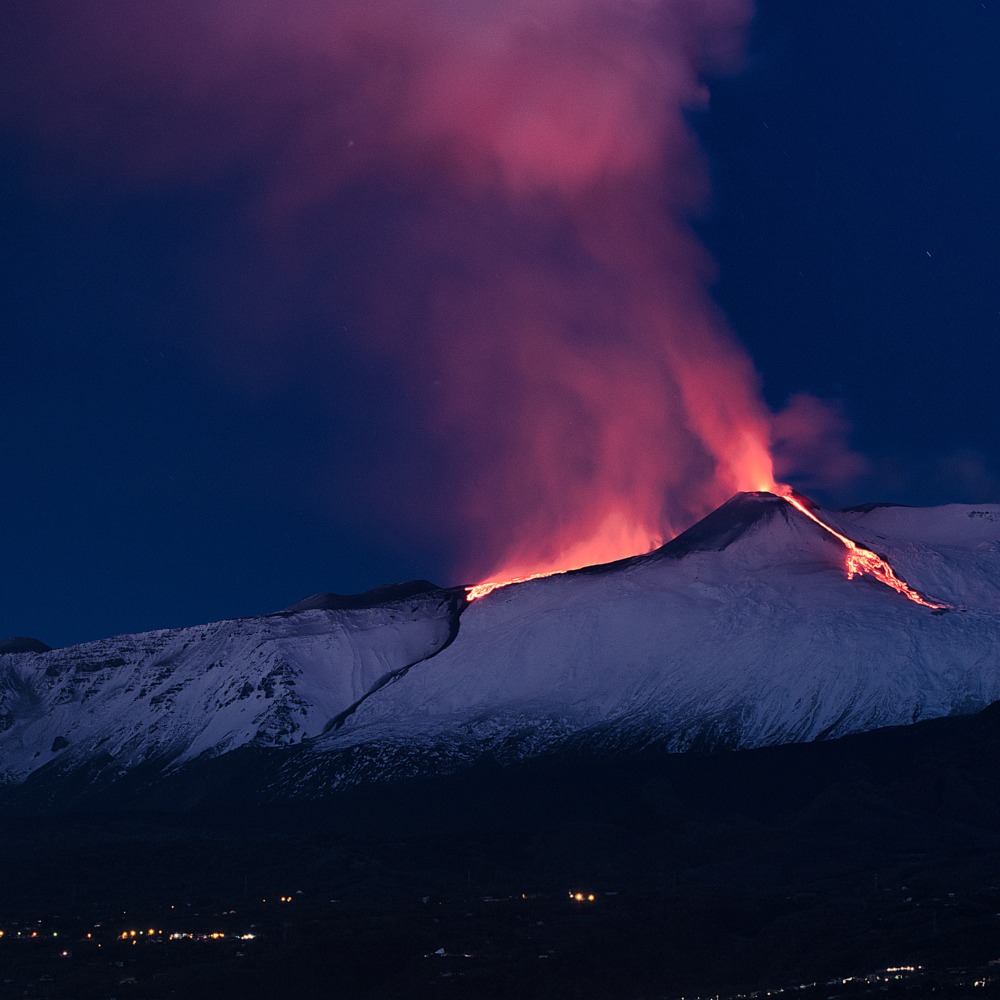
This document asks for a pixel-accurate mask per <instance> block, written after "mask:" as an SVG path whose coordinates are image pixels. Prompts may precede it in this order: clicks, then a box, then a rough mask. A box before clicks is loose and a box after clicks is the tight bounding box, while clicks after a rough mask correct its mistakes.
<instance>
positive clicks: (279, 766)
mask: <svg viewBox="0 0 1000 1000" xmlns="http://www.w3.org/2000/svg"><path fill="white" fill-rule="evenodd" d="M823 517H824V519H826V520H827V521H828V522H829V523H831V524H833V525H834V526H835V527H837V529H838V530H840V531H842V532H844V533H845V534H849V535H850V536H851V537H853V538H855V539H856V540H857V541H858V542H859V543H860V544H863V545H865V546H867V547H869V548H871V549H872V550H874V551H876V552H878V553H879V554H881V555H883V556H886V557H888V558H889V559H890V560H891V561H892V562H893V564H894V566H895V567H896V569H897V572H899V574H900V575H901V576H902V577H904V578H905V579H906V580H907V582H908V583H910V584H911V585H912V586H914V587H916V588H917V589H918V590H920V591H921V592H923V593H925V594H927V595H929V596H932V597H933V598H934V599H935V600H937V601H940V602H943V603H946V604H947V605H949V610H946V611H935V610H931V609H928V608H926V607H922V606H920V605H917V604H914V603H912V602H910V601H908V600H907V599H906V598H905V597H902V596H901V595H899V594H897V593H895V592H894V591H892V590H889V589H888V588H886V587H885V586H883V585H882V584H880V583H878V582H877V581H875V580H872V579H870V578H864V577H862V578H856V579H854V580H848V579H847V577H846V574H845V572H844V549H843V547H842V545H841V543H840V542H838V541H837V540H836V539H835V538H834V537H833V536H831V535H830V534H828V533H827V532H825V531H824V530H823V529H822V528H821V527H820V526H819V525H817V524H815V523H814V522H812V521H811V520H810V519H809V518H807V517H806V516H805V515H803V514H802V513H801V512H800V511H798V510H796V509H795V508H794V507H792V506H791V505H790V504H789V503H787V502H785V501H784V500H782V499H780V498H778V497H775V496H772V495H771V494H739V495H737V496H736V497H734V498H733V499H732V500H731V501H729V502H728V503H727V504H724V505H723V506H722V507H721V508H719V509H718V510H717V511H715V512H713V513H712V514H710V515H709V516H708V517H707V518H705V519H704V520H703V521H701V522H699V523H698V524H697V525H695V526H693V527H692V528H691V529H689V530H688V531H686V532H684V533H683V534H681V535H679V536H678V537H677V538H675V539H673V540H672V541H670V542H668V543H667V544H666V545H664V546H663V547H662V548H660V549H658V550H656V551H655V552H652V553H649V554H648V555H645V556H640V557H636V558H634V559H628V560H622V561H620V562H618V563H614V564H610V565H608V566H603V567H590V568H588V569H585V570H580V571H576V572H573V573H566V574H562V575H560V576H555V577H549V578H545V579H541V580H535V581H531V582H528V583H524V584H520V585H516V586H510V587H506V588H502V589H499V590H496V591H494V592H493V593H492V594H490V595H488V596H487V597H485V598H483V599H481V600H477V601H475V602H473V603H471V604H467V603H466V600H465V598H464V595H463V593H462V592H461V591H460V590H433V589H427V588H428V587H430V585H427V584H425V583H423V582H420V583H418V584H415V585H403V586H402V589H400V588H389V589H386V590H384V591H381V592H375V594H373V595H371V596H369V595H363V596H364V598H365V599H360V600H352V599H349V598H342V597H339V596H338V595H317V596H316V597H315V598H312V599H307V601H306V602H304V603H303V604H302V605H300V606H296V607H297V608H298V607H305V608H306V610H296V608H293V609H290V610H289V611H288V612H283V613H280V614H278V615H272V616H267V617H264V618H258V619H239V620H236V621H231V622H218V623H215V624H213V625H208V626H203V627H200V628H191V629H177V630H169V631H162V632H154V633H146V634H143V635H137V636H122V637H117V638H115V639H109V640H104V641H102V642H99V643H90V644H86V645H83V646H77V647H72V648H70V649H65V650H53V651H51V652H39V653H19V654H8V655H4V656H0V727H2V731H0V768H2V772H0V773H2V775H3V778H4V780H5V781H6V782H8V783H12V784H13V783H18V782H22V781H24V780H25V779H28V778H29V776H30V782H29V784H30V785H31V786H32V787H37V788H43V787H45V786H49V787H51V788H52V789H53V790H55V789H62V790H65V789H66V788H68V787H69V785H70V784H73V783H74V782H75V784H76V787H77V794H79V795H81V796H82V797H83V798H86V794H87V788H88V787H91V788H97V787H100V788H102V789H107V788H110V787H113V786H120V787H121V788H126V787H128V788H130V789H132V790H133V791H136V790H137V789H138V788H139V787H140V786H141V787H142V788H147V787H150V788H151V787H152V786H154V785H156V784H157V782H160V781H161V780H162V777H163V775H164V773H167V772H169V773H173V774H177V773H179V772H180V771H184V770H188V771H190V770H191V769H192V768H194V769H197V768H202V769H205V768H209V770H211V771H213V772H214V773H216V774H217V775H219V776H221V775H228V777H229V778H233V776H234V775H235V773H236V770H237V769H239V768H241V767H242V766H243V764H242V763H241V762H247V764H248V766H250V762H252V770H253V777H252V779H251V780H250V781H249V784H248V785H247V794H248V795H251V796H265V797H266V796H273V797H285V796H288V795H321V794H324V793H325V792H327V791H329V790H330V789H332V788H335V787H339V786H343V785H345V784H350V783H353V782H357V781H364V780H369V779H372V778H386V777H399V776H404V775H408V774H414V773H420V772H423V771H428V770H436V771H440V770H449V769H455V768H457V767H459V766H461V765H463V764H465V763H467V762H470V761H473V760H476V759H479V758H482V757H484V756H492V757H497V758H499V759H501V760H512V759H517V758H523V757H530V756H532V755H536V754H538V753H542V752H545V751H548V750H551V749H554V748H556V747H559V746H562V745H567V744H571V745H575V744H580V743H584V744H588V745H592V746H594V747H596V748H604V749H610V748H622V747H626V746H628V747H635V746H638V745H644V744H658V745H662V746H664V747H666V748H669V749H672V750H686V749H704V748H720V747H754V746H764V745H770V744H777V743H787V742H799V741H808V740H814V739H824V738H829V737H833V736H839V735H843V734H845V733H849V732H855V731H860V730H867V729H873V728H877V727H880V726H887V725H897V724H902V723H910V722H913V721H915V720H917V719H921V718H929V717H937V716H944V715H949V714H960V713H967V712H972V711H975V710H978V709H980V708H982V707H984V706H985V705H987V704H989V703H991V702H993V701H996V700H997V699H1000V657H998V655H997V653H996V650H997V649H1000V613H998V611H997V609H998V608H1000V507H997V506H994V505H985V506H984V505H980V506H976V507H969V506H963V505H949V506H947V507H941V508H934V509H928V510H915V509H911V508H898V507H870V508H857V509H853V510H848V511H842V512H838V513H834V514H829V513H824V514H823ZM209 763H211V767H209ZM206 773H208V771H206ZM84 775H85V776H86V782H83V781H82V777H81V776H84ZM88 783H89V784H88ZM53 794H56V792H55V791H53ZM59 794H62V792H60V793H59Z"/></svg>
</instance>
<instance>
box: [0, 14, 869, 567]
mask: <svg viewBox="0 0 1000 1000" xmlns="http://www.w3.org/2000/svg"><path fill="white" fill-rule="evenodd" d="M750 13H751V9H750V3H749V0H630V2H622V0H542V2H539V0H476V2H469V0H396V2H394V3H388V2H384V0H364V2H362V0H335V2H331V0H323V2H320V0H285V2H283V3H280V4H274V3H267V2H265V0H240V2H238V3H237V2H235V0H180V2H176V3H173V4H169V5H137V4H135V3H133V2H131V0H105V2H103V3H101V4H99V5H98V4H95V3H81V2H80V0H36V2H33V3H31V4H27V3H25V4H24V6H23V10H20V11H19V14H18V16H19V18H20V29H19V31H18V32H16V33H15V37H16V38H17V39H18V41H17V42H16V43H15V42H12V41H10V40H8V41H7V42H0V56H2V57H3V58H4V59H5V60H6V62H7V65H8V66H10V67H13V69H12V71H11V72H10V74H9V75H10V77H11V79H12V81H14V96H15V101H14V103H13V105H12V106H13V107H16V108H17V109H18V110H17V112H16V114H15V117H17V118H19V119H20V121H21V124H23V125H26V126H27V127H30V128H33V129H35V130H40V131H41V132H43V133H44V134H45V135H46V136H47V137H48V139H49V140H50V142H51V143H52V144H53V146H54V148H57V149H59V150H60V151H61V152H62V154H63V155H65V156H68V157H71V158H73V160H74V162H77V163H78V164H86V165H87V168H88V169H90V170H93V171H97V172H99V173H105V174H107V173H112V174H114V175H115V176H117V177H119V178H120V179H122V180H124V181H126V182H128V183H131V184H139V185H143V184H146V185H148V184H163V183H167V182H169V183H188V184H196V183H201V182H205V181H207V180H211V179H212V178H214V177H219V176H222V175H225V174H226V172H227V171H233V170H237V169H239V168H240V165H241V164H252V165H253V168H254V170H255V171H256V173H257V174H259V177H260V180H259V182H258V184H257V191H258V194H257V195H256V196H255V198H254V199H253V202H252V204H248V206H247V212H248V215H247V223H246V232H247V234H248V235H249V236H252V237H253V238H256V239H258V240H261V241H264V242H266V244H267V245H268V246H269V247H270V248H271V253H272V260H273V266H274V268H275V269H276V271H278V272H279V274H280V275H284V277H285V279H287V280H288V281H289V282H291V283H293V284H294V283H295V282H296V281H297V280H298V279H299V276H300V275H302V274H303V273H309V272H310V271H311V270H314V269H315V268H314V258H315V257H316V255H317V253H318V252H319V251H321V249H322V247H323V246H324V245H325V244H324V239H323V236H322V235H321V236H319V237H317V235H316V233H317V230H322V229H323V220H324V218H326V217H328V216H330V214H331V206H334V205H337V206H340V207H342V206H343V205H344V204H346V203H351V202H352V200H353V201H354V202H355V203H357V201H358V199H359V198H361V197H363V193H364V192H366V191H369V192H370V191H374V192H375V194H374V195H371V197H373V198H375V199H378V198H379V197H381V198H382V199H383V201H390V202H392V203H393V207H391V208H380V209H378V210H377V211H376V212H375V213H374V214H376V215H379V219H378V220H377V225H376V224H375V223H374V222H373V221H372V219H371V218H369V217H366V215H365V213H364V212H361V213H354V215H350V213H349V217H350V218H352V219H353V222H354V224H355V225H356V226H357V227H358V231H359V235H361V234H364V235H365V239H364V240H362V241H361V242H363V243H364V245H365V247H366V249H365V250H364V251H363V252H359V254H360V257H361V259H362V263H363V265H364V266H361V267H358V268H356V270H355V272H352V278H351V280H350V282H349V284H350V287H341V286H340V285H338V279H337V277H336V276H330V277H328V279H327V280H326V282H325V284H323V283H321V287H320V288H319V289H318V290H317V289H315V288H313V289H311V293H312V294H316V295H317V296H318V299H319V300H320V301H322V299H323V298H324V297H327V296H328V297H329V299H330V300H331V301H333V300H336V299H337V298H338V296H353V297H356V298H357V301H358V303H359V315H361V316H363V317H364V320H363V322H362V324H361V327H362V329H361V330H360V331H359V335H360V336H361V338H362V341H363V344H364V346H365V347H367V348H368V349H370V350H375V351H379V352H383V353H385V354H386V355H388V356H390V357H393V358H397V359H398V360H399V363H400V365H401V366H402V368H403V369H404V370H405V371H407V372H410V373H412V376H413V378H414V379H416V380H423V381H425V382H426V383H427V384H428V385H429V384H433V385H434V386H435V391H434V393H433V403H432V404H430V405H428V407H427V412H426V413H425V414H424V419H425V420H426V421H428V423H429V425H430V426H432V427H433V428H434V429H435V430H436V432H437V434H438V440H439V441H441V442H444V443H445V444H446V446H447V447H449V448H451V449H454V451H455V454H456V461H455V462H454V467H455V468H457V469H459V470H461V471H460V475H459V481H458V482H457V483H456V490H455V497H456V501H455V504H456V509H455V510H454V511H452V512H450V513H452V514H453V515H457V520H458V523H460V525H461V530H462V532H463V551H464V553H465V556H464V565H463V567H461V569H462V571H463V573H464V574H465V575H466V577H470V576H482V575H483V574H484V572H486V571H495V572H499V573H506V574H509V575H525V574H526V573H528V572H535V571H537V570H538V569H539V568H541V567H545V568H566V567H567V566H569V565H578V564H581V563H585V562H597V561H603V560H607V559H613V558H617V557H619V556H624V555H628V554H631V553H633V552H636V551H641V550H644V549H648V548H649V547H651V546H652V545H654V544H656V543H657V542H658V541H659V540H660V539H661V538H663V537H664V536H667V535H670V534H672V533H673V532H675V531H676V530H679V529H680V528H683V527H684V526H686V525H687V524H688V523H690V522H691V521H692V520H693V519H694V518H695V517H697V516H699V515H701V514H703V513H705V512H706V511H707V510H708V509H710V508H711V507H713V506H714V505H716V504H718V503H719V502H721V501H723V500H725V499H726V498H727V497H728V496H729V495H730V494H731V493H733V492H735V491H736V490H740V489H758V488H768V487H769V486H771V485H773V478H772V467H771V458H770V433H771V415H770V414H769V412H768V411H767V409H766V408H765V406H764V405H763V403H762V402H761V399H760V392H759V385H758V377H757V375H756V373H755V371H754V369H753V366H752V365H751V363H750V361H749V359H748V358H747V357H746V355H745V353H744V352H743V350H742V349H741V348H740V346H739V345H738V344H737V343H736V341H735V340H734V339H733V337H732V335H731V334H730V332H729V330H728V329H727V326H726V324H725V322H724V319H723V317H722V316H721V315H720V314H719V312H718V310H717V309H716V308H715V307H714V305H713V304H712V302H711V299H710V297H709V295H708V293H707V290H706V289H707V287H708V285H709V283H710V282H711V280H712V265H711V262H710V261H709V260H708V258H707V256H706V254H705V252H704V250H703V249H702V248H701V247H700V246H699V245H698V243H697V241H696V239H695V238H694V236H693V235H692V232H691V230H690V227H689V225H688V222H687V220H688V219H689V218H690V216H691V215H692V214H693V213H694V212H696V211H697V210H698V209H699V207H700V206H702V204H703V202H704V199H705V196H706V171H705V169H704V164H703V163H702V159H701V155H700V152H699V149H698V146H697V143H696V141H695V139H694V138H693V136H692V134H691V131H690V129H689V127H688V124H687V122H686V119H685V114H686V113H687V112H688V111H690V110H691V109H695V108H699V107H703V106H704V104H705V101H706V93H705V88H704V84H703V78H704V74H705V73H706V72H709V71H719V70H722V69H726V68H731V67H735V65H736V63H737V61H738V58H739V54H740V51H741V45H742V39H743V32H744V30H745V27H746V25H747V22H748V19H749V17H750ZM25 38H28V39H30V43H29V44H27V45H25V44H24V42H23V39H25ZM387 195H391V197H387ZM380 213H381V214H380ZM337 217H338V218H339V217H340V216H337ZM375 231H377V233H378V238H377V239H376V238H373V237H372V236H371V233H372V232H375ZM338 239H339V240H341V242H342V243H343V242H346V243H347V244H348V245H349V244H350V239H351V234H350V233H349V234H347V236H346V237H345V236H344V235H343V234H338ZM318 248H319V250H318ZM355 275H357V281H356V282H355V280H354V276H355ZM279 280H280V279H279ZM355 285H360V292H359V291H358V290H357V288H356V287H355ZM277 328H278V329H281V327H280V326H278V327H277ZM282 335H283V336H287V337H289V338H290V339H291V340H292V341H294V336H295V335H294V334H293V333H291V332H290V331H289V330H287V329H282ZM331 336H343V334H342V333H340V332H339V331H334V332H332V333H331ZM287 347H288V350H294V349H295V348H296V344H295V343H294V342H292V343H289V344H288V345H287ZM428 395H431V394H428ZM814 415H815V414H811V413H810V412H809V410H808V406H806V405H804V404H796V405H795V407H793V409H792V411H791V412H789V413H786V415H785V417H784V418H783V423H782V424H781V425H780V426H781V427H782V428H784V429H783V430H782V431H781V433H782V434H784V435H785V437H786V438H789V439H790V438H795V440H808V438H809V432H808V430H806V431H803V430H801V428H799V425H800V424H802V425H803V426H806V427H808V426H809V422H810V420H811V419H812V416H814ZM819 419H820V424H822V420H823V419H825V418H823V417H822V415H821V416H820V418H819ZM793 425H794V427H793ZM789 428H792V430H791V431H789ZM795 428H799V429H795ZM816 433H817V435H818V438H817V439H818V440H821V441H822V440H826V439H825V438H824V437H823V432H822V431H817V432H816ZM796 447H797V446H796ZM790 451H791V452H795V460H796V461H801V460H803V459H805V460H806V461H807V462H808V460H809V458H810V456H809V455H805V454H800V453H799V452H800V451H801V449H799V450H796V448H792V449H790ZM786 452H789V449H786ZM839 471H840V472H845V471H846V472H850V471H851V470H850V469H845V467H844V466H843V464H841V466H840V467H839ZM838 474H839V473H838ZM404 505H405V498H404V499H402V500H401V508H402V507H403V506H404ZM401 513H402V511H401Z"/></svg>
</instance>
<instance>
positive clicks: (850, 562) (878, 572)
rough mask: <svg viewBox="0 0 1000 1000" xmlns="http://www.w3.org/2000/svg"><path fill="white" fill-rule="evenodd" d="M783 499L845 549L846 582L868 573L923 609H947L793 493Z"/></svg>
mask: <svg viewBox="0 0 1000 1000" xmlns="http://www.w3.org/2000/svg"><path fill="white" fill-rule="evenodd" d="M783 499H785V500H787V501H788V502H789V503H790V504H791V505H792V506H793V507H794V508H795V509H796V510H797V511H800V512H801V513H803V514H805V516H806V517H808V518H809V520H810V521H814V522H815V523H816V524H818V525H819V526H820V527H821V528H822V529H823V530H824V531H826V532H829V534H831V535H833V537H834V538H836V539H837V541H838V542H840V543H841V544H842V545H843V546H844V548H845V549H847V563H846V569H847V579H848V580H853V579H854V578H855V577H856V576H859V575H860V574H862V573H869V574H871V575H872V576H873V577H875V579H876V580H878V582H879V583H884V584H885V585H886V586H887V587H891V588H892V589H893V590H895V591H896V593H898V594H902V595H903V596H904V597H906V598H908V599H909V600H911V601H913V603H914V604H922V605H923V606H924V607H925V608H935V609H942V608H947V607H948V605H947V604H938V603H936V602H934V601H929V600H927V598H926V597H924V596H923V595H922V594H919V593H918V592H917V591H915V590H914V589H913V588H912V587H911V586H910V585H909V584H907V583H904V582H903V581H902V580H900V578H899V577H898V576H896V574H895V572H894V571H893V568H892V567H891V566H890V565H889V564H888V563H887V562H886V561H885V560H884V559H883V558H882V557H881V556H877V555H876V554H875V553H874V552H872V551H871V550H870V549H865V548H862V547H861V546H860V545H858V544H857V542H854V541H852V540H851V539H850V538H848V537H847V536H846V535H842V534H841V533H840V532H839V531H834V529H833V528H831V527H830V525H828V524H826V523H825V522H823V521H821V520H820V519H819V518H818V517H817V516H816V515H815V514H814V513H813V512H812V511H811V510H810V509H809V508H808V507H807V506H806V505H805V504H804V503H803V502H802V501H801V500H799V498H798V497H796V496H795V494H794V493H791V492H788V493H785V494H783Z"/></svg>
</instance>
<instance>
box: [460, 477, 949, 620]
mask: <svg viewBox="0 0 1000 1000" xmlns="http://www.w3.org/2000/svg"><path fill="white" fill-rule="evenodd" d="M773 491H774V492H775V493H776V494H777V495H779V496H781V498H782V499H783V500H785V501H787V502H788V503H790V504H791V505H792V506H793V507H794V508H795V509H796V510H797V511H799V512H800V513H802V514H805V516H806V517H808V518H809V520H810V521H812V522H813V523H814V524H818V525H819V526H820V527H821V528H822V529H823V530H824V531H825V532H827V533H828V534H830V535H832V536H833V537H834V538H836V539H837V541H838V542H840V544H841V545H843V546H844V548H845V549H847V558H846V560H845V564H844V568H845V570H846V571H847V579H848V580H853V579H854V578H855V577H856V576H860V575H862V574H863V573H867V574H869V576H873V577H874V578H875V579H876V580H878V582H879V583H881V584H884V585H885V586H886V587H889V588H891V589H892V590H895V591H896V593H897V594H902V595H903V597H905V598H907V600H910V601H913V603H914V604H920V605H922V606H923V607H925V608H933V609H935V610H940V609H944V608H947V607H948V605H947V604H941V603H938V602H936V601H931V600H928V599H927V598H926V597H924V596H923V595H922V594H920V593H919V592H918V591H916V590H914V589H913V588H912V587H911V586H910V585H909V584H907V583H906V582H905V581H903V580H900V578H899V577H898V576H896V573H895V571H894V570H893V568H892V567H891V566H890V565H889V564H888V563H887V562H886V561H885V560H884V559H883V558H882V557H881V556H879V555H876V554H875V553H874V552H872V551H871V550H870V549H866V548H864V547H863V546H861V545H858V544H857V542H855V541H853V540H852V539H850V538H848V537H847V536H846V535H842V534H841V533H840V532H839V531H836V530H835V529H833V528H831V527H830V525H828V524H826V523H825V522H824V521H821V520H820V518H819V517H817V515H816V514H815V513H814V512H813V511H812V510H810V508H809V507H807V506H806V505H805V504H804V503H803V502H802V501H801V500H800V499H799V498H798V497H797V496H796V495H795V494H794V493H793V492H792V490H791V488H790V487H787V486H775V487H773ZM766 492H771V490H768V491H766ZM657 544H659V543H657ZM651 547H655V545H654V546H651ZM581 565H584V564H583V563H581ZM568 569H569V567H567V566H560V567H559V568H551V569H546V570H542V571H540V572H537V573H530V574H526V575H524V576H514V577H511V578H509V579H505V580H491V581H489V582H487V583H480V584H476V585H475V586H472V587H466V588H465V596H466V600H468V601H470V602H471V601H475V600H478V599H479V598H481V597H485V596H486V595H487V594H491V593H492V592H493V591H494V590H498V589H500V588H501V587H509V586H510V585H511V584H514V583H526V582H527V581H528V580H539V579H541V578H543V577H547V576H556V575H558V574H559V573H565V572H567V571H568Z"/></svg>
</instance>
